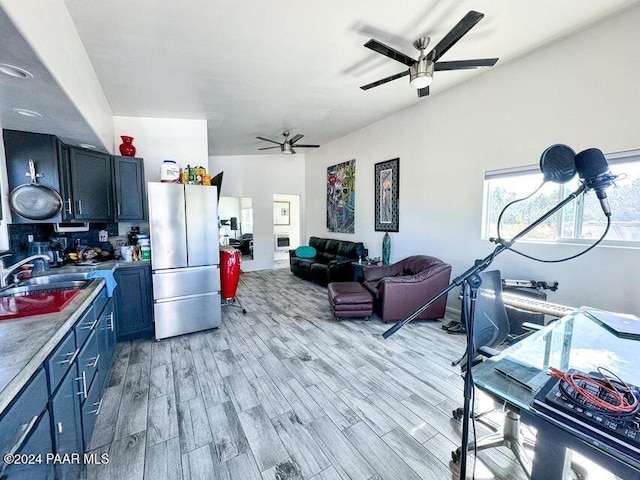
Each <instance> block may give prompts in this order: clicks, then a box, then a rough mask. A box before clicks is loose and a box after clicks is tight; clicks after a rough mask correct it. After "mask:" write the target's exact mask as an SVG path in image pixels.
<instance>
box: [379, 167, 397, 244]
mask: <svg viewBox="0 0 640 480" xmlns="http://www.w3.org/2000/svg"><path fill="white" fill-rule="evenodd" d="M399 196H400V159H399V158H394V159H393V160H387V161H386V162H379V163H376V164H375V203H376V204H375V208H374V211H375V229H376V231H377V232H397V231H399V230H400V210H399V206H398V202H399Z"/></svg>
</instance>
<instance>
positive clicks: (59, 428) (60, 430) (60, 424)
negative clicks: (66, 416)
mask: <svg viewBox="0 0 640 480" xmlns="http://www.w3.org/2000/svg"><path fill="white" fill-rule="evenodd" d="M57 427H58V433H62V422H58V425H57Z"/></svg>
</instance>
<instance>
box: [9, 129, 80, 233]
mask: <svg viewBox="0 0 640 480" xmlns="http://www.w3.org/2000/svg"><path fill="white" fill-rule="evenodd" d="M2 136H3V141H4V150H5V158H6V165H7V179H8V183H9V192H12V191H13V190H14V189H16V188H18V187H19V186H21V185H24V184H27V183H29V182H30V181H31V180H30V178H29V177H28V176H26V175H25V174H26V173H28V172H29V160H33V163H34V166H35V170H36V174H37V175H38V178H37V182H38V185H42V186H45V187H49V188H51V189H53V190H55V191H56V192H59V193H60V192H62V184H61V176H60V171H59V168H60V165H61V163H60V157H59V155H60V154H61V142H60V141H59V140H58V139H57V138H56V137H55V136H53V135H44V134H41V133H31V132H19V131H16V130H3V131H2ZM61 195H62V197H64V195H63V194H61ZM65 206H66V205H65ZM64 212H65V210H64V208H62V205H61V208H60V211H59V212H58V213H56V214H54V215H52V216H51V217H49V218H45V219H41V220H34V219H31V218H26V217H23V216H21V215H19V214H18V213H16V212H15V211H13V209H12V210H11V222H12V223H58V222H63V221H66V220H68V218H65V216H64Z"/></svg>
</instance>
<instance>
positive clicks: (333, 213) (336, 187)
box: [327, 160, 356, 233]
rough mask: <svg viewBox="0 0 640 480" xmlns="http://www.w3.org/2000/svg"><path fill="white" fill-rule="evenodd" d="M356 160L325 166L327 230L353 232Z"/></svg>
mask: <svg viewBox="0 0 640 480" xmlns="http://www.w3.org/2000/svg"><path fill="white" fill-rule="evenodd" d="M355 187H356V161H355V160H349V161H348V162H344V163H339V164H338V165H333V166H331V167H329V168H327V230H328V231H330V232H338V233H354V232H355V211H356V208H355V207H356V191H355Z"/></svg>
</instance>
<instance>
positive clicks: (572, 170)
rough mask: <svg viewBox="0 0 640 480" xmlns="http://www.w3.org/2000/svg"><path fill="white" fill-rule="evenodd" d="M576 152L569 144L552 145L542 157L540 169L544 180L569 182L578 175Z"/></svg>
mask: <svg viewBox="0 0 640 480" xmlns="http://www.w3.org/2000/svg"><path fill="white" fill-rule="evenodd" d="M575 158H576V152H574V151H573V149H572V148H571V147H568V146H567V145H562V144H561V143H558V144H556V145H551V146H550V147H549V148H547V149H546V150H545V151H544V152H542V156H541V157H540V170H541V171H542V174H543V175H544V181H545V182H548V181H552V182H555V183H567V182H568V181H569V180H571V179H572V178H573V177H574V176H575V175H576V162H575Z"/></svg>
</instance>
